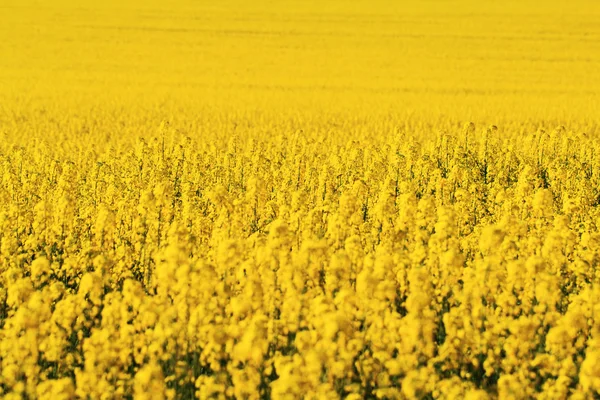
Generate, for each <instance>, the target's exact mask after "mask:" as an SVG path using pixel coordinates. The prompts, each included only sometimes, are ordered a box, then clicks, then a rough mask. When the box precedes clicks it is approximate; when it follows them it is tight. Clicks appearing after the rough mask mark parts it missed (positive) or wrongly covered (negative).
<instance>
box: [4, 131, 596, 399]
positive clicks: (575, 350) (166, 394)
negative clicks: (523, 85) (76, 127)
mask: <svg viewBox="0 0 600 400" xmlns="http://www.w3.org/2000/svg"><path fill="white" fill-rule="evenodd" d="M342 129H343V128H342ZM423 129H424V128H423ZM259 136H260V135H255V136H254V137H253V136H252V135H243V134H240V135H238V136H232V137H231V138H230V139H229V140H228V141H220V140H214V139H205V140H198V139H197V138H190V137H187V136H186V134H184V133H182V132H181V131H179V130H177V129H175V128H174V127H170V126H169V125H167V124H164V125H163V126H161V127H160V129H158V130H157V131H156V132H155V133H154V134H153V137H152V138H146V139H141V138H140V139H131V141H120V140H117V139H112V141H111V142H109V143H108V144H106V146H105V147H104V148H103V150H101V151H98V152H96V151H95V150H93V149H90V148H88V147H86V146H85V145H83V143H82V145H81V146H78V147H75V148H65V147H64V146H62V145H61V144H60V143H59V142H57V141H50V140H49V141H47V142H44V141H38V142H36V143H32V144H31V145H29V146H26V147H24V146H19V145H17V144H10V143H9V142H7V143H5V144H4V145H2V148H1V154H0V197H1V204H2V207H1V209H0V257H1V258H0V266H1V268H0V272H1V275H0V288H1V289H0V343H1V345H0V370H1V376H0V391H1V393H2V395H3V396H5V397H6V398H9V399H10V398H22V397H23V396H25V397H29V398H36V397H39V398H52V399H60V398H64V399H68V398H73V397H80V398H115V397H130V396H135V397H136V398H189V397H193V396H195V397H198V398H222V399H225V398H247V399H256V398H265V397H272V398H338V397H345V398H350V399H359V398H365V397H368V398H421V397H430V398H436V399H445V398H470V399H484V398H494V397H498V396H499V397H501V398H522V397H532V396H538V397H540V398H553V399H554V398H566V397H567V396H574V398H581V399H584V398H589V397H590V396H592V395H593V394H594V393H597V391H598V390H600V379H599V378H598V374H599V371H600V361H599V360H600V357H599V355H600V322H598V318H597V315H598V313H600V304H599V303H598V298H600V286H599V285H598V282H599V281H598V276H597V272H596V271H597V268H598V263H599V261H600V254H599V252H600V233H599V229H598V227H599V226H598V224H599V221H600V219H599V217H600V212H599V207H598V205H599V204H600V175H599V172H598V171H600V168H599V167H600V164H599V159H598V154H600V152H599V149H600V144H599V142H598V140H597V139H596V138H593V137H591V136H587V135H585V134H582V133H578V132H570V131H568V130H567V129H565V128H563V127H559V128H557V129H554V130H548V131H544V130H538V131H537V132H536V131H531V132H526V133H523V132H512V131H510V130H505V129H503V128H502V127H499V128H496V127H495V126H491V127H489V128H488V127H480V126H475V125H473V124H467V125H465V126H464V127H462V128H456V129H454V130H449V131H446V132H438V133H436V132H426V131H424V133H423V134H417V133H415V132H410V131H409V130H398V131H396V132H394V133H391V134H389V135H380V136H377V137H373V138H370V139H369V140H363V141H361V140H360V139H355V138H351V139H344V136H343V135H339V134H331V135H324V134H323V132H316V133H314V134H313V133H311V132H304V131H295V132H289V131H285V129H283V128H282V130H281V134H278V135H272V136H262V137H259ZM92 152H94V153H93V154H92Z"/></svg>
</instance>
